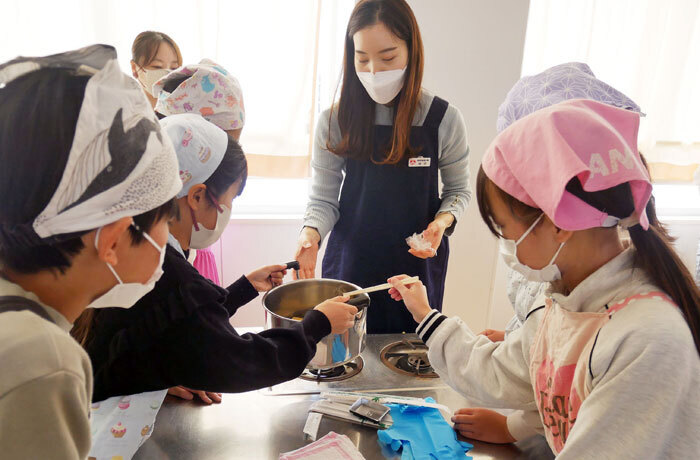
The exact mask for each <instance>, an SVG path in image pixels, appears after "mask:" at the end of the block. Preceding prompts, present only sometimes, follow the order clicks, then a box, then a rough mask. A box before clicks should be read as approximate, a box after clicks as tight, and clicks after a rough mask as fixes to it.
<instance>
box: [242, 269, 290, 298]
mask: <svg viewBox="0 0 700 460" xmlns="http://www.w3.org/2000/svg"><path fill="white" fill-rule="evenodd" d="M286 274H287V266H286V265H268V266H266V267H262V268H258V269H257V270H255V271H253V272H250V273H249V274H247V275H246V276H245V277H246V278H248V281H250V284H252V285H253V287H254V288H255V290H256V291H258V292H265V291H269V290H270V289H272V288H273V287H275V286H279V285H280V284H282V282H283V281H282V279H283V278H284V275H286Z"/></svg>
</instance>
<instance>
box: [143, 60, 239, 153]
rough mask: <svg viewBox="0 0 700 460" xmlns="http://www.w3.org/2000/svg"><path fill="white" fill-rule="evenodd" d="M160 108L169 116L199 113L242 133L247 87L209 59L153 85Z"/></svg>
mask: <svg viewBox="0 0 700 460" xmlns="http://www.w3.org/2000/svg"><path fill="white" fill-rule="evenodd" d="M153 95H154V96H155V97H156V98H157V99H158V102H157V103H156V107H155V110H156V112H158V113H160V114H163V115H165V116H168V115H175V114H178V113H196V114H199V115H201V116H203V117H204V118H206V119H207V120H208V121H210V122H212V123H214V124H215V125H216V126H218V127H219V128H221V129H223V130H224V131H226V132H228V133H229V134H232V135H233V136H234V139H236V140H238V137H240V130H242V129H243V125H244V124H245V106H244V104H243V90H242V89H241V85H240V83H239V82H238V80H237V79H236V78H235V77H234V76H233V75H231V74H230V73H229V72H228V71H227V70H226V69H224V68H223V67H222V66H220V65H218V64H216V63H215V62H214V61H211V60H209V59H203V60H202V61H200V63H199V64H189V65H185V66H183V67H181V68H179V69H177V70H174V71H173V72H170V73H169V74H168V75H167V76H165V77H163V78H161V79H160V80H158V82H156V84H155V85H153Z"/></svg>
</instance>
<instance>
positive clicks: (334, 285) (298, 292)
mask: <svg viewBox="0 0 700 460" xmlns="http://www.w3.org/2000/svg"><path fill="white" fill-rule="evenodd" d="M356 289H360V287H359V286H356V285H354V284H352V283H348V282H346V281H338V280H332V279H325V278H321V279H311V280H298V281H292V282H290V283H286V284H283V285H281V286H277V287H276V288H274V289H272V290H270V291H269V292H268V293H267V294H265V296H264V297H263V306H264V307H265V328H266V329H271V328H275V327H292V326H293V325H294V324H296V323H297V322H299V321H300V320H299V319H293V318H292V317H295V316H296V317H299V316H303V312H305V311H307V310H312V309H313V308H314V307H315V306H316V305H318V304H320V303H321V302H323V301H324V300H327V299H330V298H333V297H336V296H338V295H340V294H341V293H342V292H349V291H354V290H356ZM351 303H352V304H353V305H355V306H356V307H357V309H358V310H359V311H358V312H357V314H356V315H355V323H354V324H353V326H352V327H351V328H350V329H348V330H347V331H346V332H344V333H343V334H330V335H328V336H326V337H324V338H323V339H322V340H321V341H320V342H319V343H318V345H317V346H316V355H314V357H313V359H312V360H311V362H309V364H308V365H307V366H306V368H307V369H329V368H332V367H336V366H340V365H341V364H345V363H346V362H348V361H351V360H353V359H355V358H356V357H357V356H359V355H360V353H362V350H364V348H365V335H366V334H367V324H366V323H367V307H368V306H369V295H367V294H361V295H358V296H353V297H352V298H351Z"/></svg>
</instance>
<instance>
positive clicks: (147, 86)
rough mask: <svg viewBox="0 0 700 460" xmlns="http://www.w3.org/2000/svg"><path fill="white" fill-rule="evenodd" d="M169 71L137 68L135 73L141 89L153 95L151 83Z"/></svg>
mask: <svg viewBox="0 0 700 460" xmlns="http://www.w3.org/2000/svg"><path fill="white" fill-rule="evenodd" d="M170 72H172V70H170V69H139V70H138V71H137V75H138V76H139V82H140V83H141V85H142V86H143V89H144V90H146V92H147V93H148V94H150V95H151V96H153V85H154V84H155V83H156V82H157V81H158V80H160V79H161V78H163V77H164V76H166V75H168V74H169V73H170Z"/></svg>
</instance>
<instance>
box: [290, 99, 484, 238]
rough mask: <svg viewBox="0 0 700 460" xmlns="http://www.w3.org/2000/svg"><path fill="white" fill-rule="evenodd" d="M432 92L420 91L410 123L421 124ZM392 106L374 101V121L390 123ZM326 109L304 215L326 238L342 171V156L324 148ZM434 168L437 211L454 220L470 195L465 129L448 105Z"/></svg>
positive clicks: (336, 135)
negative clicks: (437, 184) (437, 183)
mask: <svg viewBox="0 0 700 460" xmlns="http://www.w3.org/2000/svg"><path fill="white" fill-rule="evenodd" d="M433 97H434V96H433V95H432V94H430V93H429V92H427V91H426V90H423V91H422V93H421V99H420V102H419V104H418V110H416V115H415V116H414V118H413V126H422V125H423V122H424V121H425V117H426V116H427V114H428V110H429V109H430V104H431V103H432V102H433ZM392 110H393V109H392V108H391V107H387V106H385V105H381V104H377V108H376V111H375V124H377V125H391V124H392ZM336 114H337V112H336V113H334V115H333V120H332V123H331V126H330V131H331V132H330V144H331V145H337V143H338V142H339V141H340V138H341V136H340V126H339V125H338V120H337V119H336ZM329 117H330V109H327V110H325V111H324V112H323V113H322V114H321V116H320V117H319V120H318V123H317V125H316V135H315V141H314V149H313V155H312V158H311V168H312V172H313V175H312V179H311V193H310V195H309V203H308V205H307V207H306V213H305V214H304V226H305V227H313V228H315V229H317V230H318V232H319V234H320V235H321V239H322V240H323V238H325V237H326V235H328V233H329V232H330V231H331V230H332V229H333V226H334V225H335V223H336V222H337V221H338V219H339V217H340V188H341V186H342V184H343V177H344V174H345V158H342V157H339V156H338V155H335V154H334V153H332V152H330V151H328V150H327V149H326V145H327V142H328V141H329V123H328V120H329ZM438 143H439V145H438V148H439V152H440V153H439V157H438V160H439V161H438V167H439V170H440V177H441V179H442V194H441V197H440V198H441V201H442V204H441V206H440V209H439V210H438V212H437V214H440V213H444V212H449V213H452V215H454V217H455V220H458V219H459V217H460V216H461V215H462V213H463V212H464V210H465V209H466V207H467V205H468V204H469V200H470V198H471V190H470V189H469V168H468V166H469V147H468V145H467V130H466V127H465V126H464V119H463V118H462V114H461V113H460V112H459V110H458V109H457V108H456V107H455V106H453V105H450V106H448V107H447V111H446V112H445V116H444V117H443V119H442V122H441V123H440V127H439V129H438Z"/></svg>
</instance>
